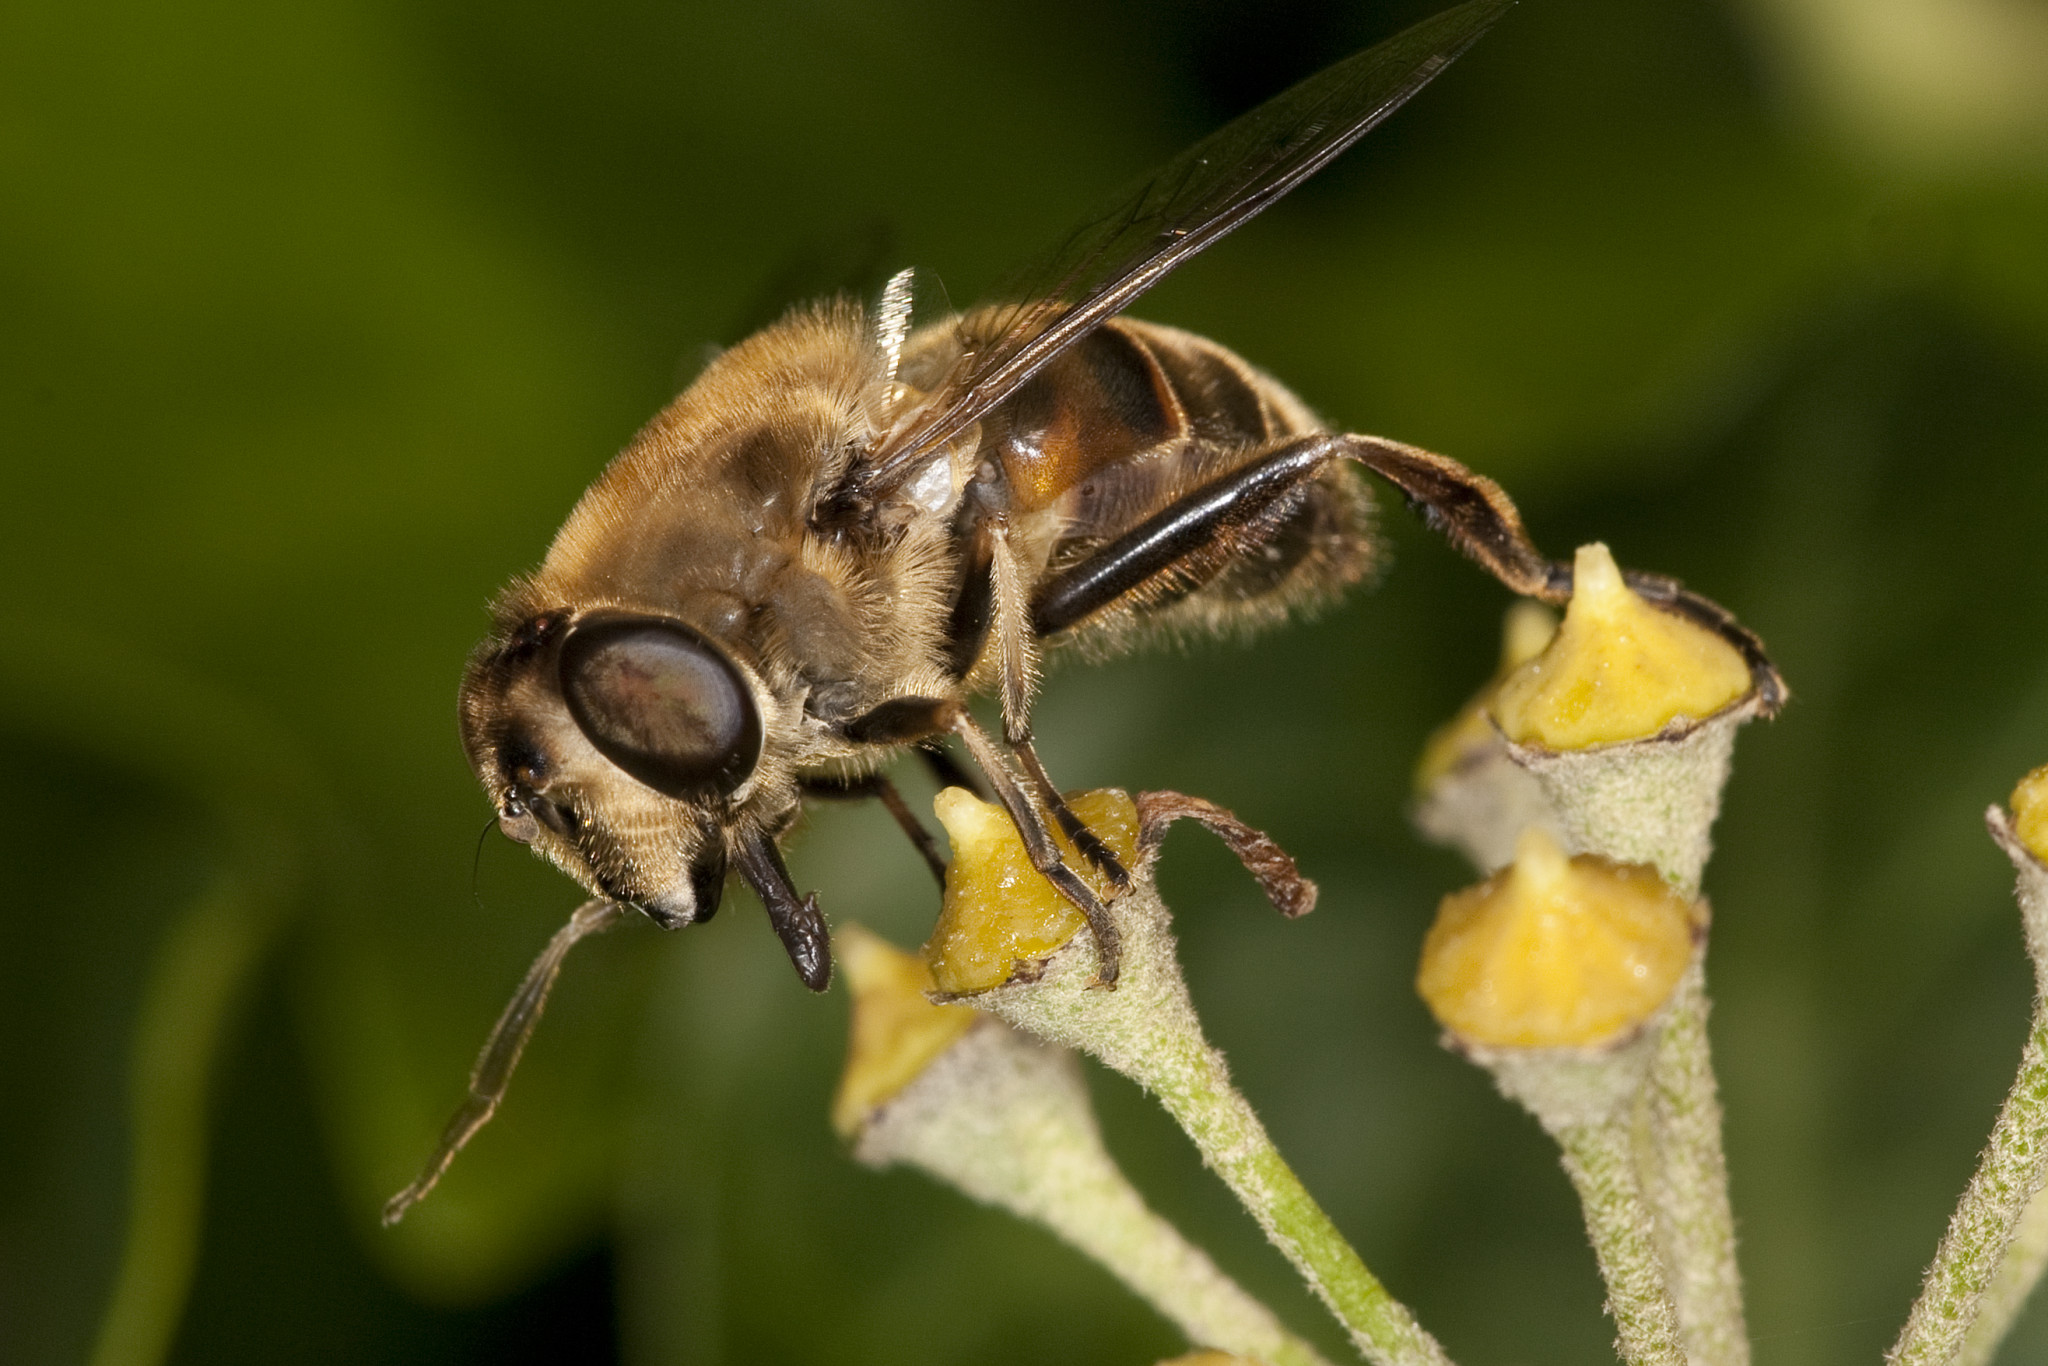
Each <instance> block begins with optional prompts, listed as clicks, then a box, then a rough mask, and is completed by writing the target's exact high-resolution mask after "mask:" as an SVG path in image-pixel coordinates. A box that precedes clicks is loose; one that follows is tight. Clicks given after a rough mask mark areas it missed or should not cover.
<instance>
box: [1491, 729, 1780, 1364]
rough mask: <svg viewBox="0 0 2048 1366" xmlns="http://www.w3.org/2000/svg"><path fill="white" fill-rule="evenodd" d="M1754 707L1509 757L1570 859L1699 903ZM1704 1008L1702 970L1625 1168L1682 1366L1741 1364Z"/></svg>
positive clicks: (1657, 1068) (1678, 1006)
mask: <svg viewBox="0 0 2048 1366" xmlns="http://www.w3.org/2000/svg"><path fill="white" fill-rule="evenodd" d="M1757 706H1758V704H1757V701H1756V699H1755V698H1754V697H1753V696H1752V697H1751V698H1750V699H1748V700H1746V701H1744V702H1742V703H1738V704H1737V705H1735V706H1733V707H1730V708H1727V709H1726V710H1724V711H1722V712H1720V713H1718V714H1717V715H1715V716H1713V717H1710V718H1708V719H1707V720H1706V721H1704V722H1701V723H1699V724H1698V725H1696V726H1694V727H1693V728H1692V729H1691V730H1689V731H1686V732H1684V733H1681V734H1675V735H1669V736H1657V737H1652V738H1647V739H1643V740H1636V741H1630V742H1626V743H1621V744H1614V745H1603V746H1598V747H1596V748H1593V749H1589V750H1582V751H1577V752H1574V753H1568V754H1554V753H1550V752H1548V751H1543V750H1537V749H1531V748H1525V747H1521V746H1516V747H1514V748H1513V753H1514V755H1515V758H1516V760H1517V762H1519V763H1521V764H1523V765H1524V766H1525V767H1526V768H1528V770H1529V771H1530V772H1531V773H1533V774H1534V775H1535V776H1536V779H1537V781H1538V782H1540V783H1541V784H1542V785H1543V788H1544V790H1545V792H1546V793H1547V794H1548V795H1549V797H1550V800H1551V803H1552V805H1553V807H1554V808H1555V809H1556V810H1557V812H1558V814H1559V819H1560V821H1561V823H1562V824H1563V826H1564V828H1565V829H1566V831H1567V833H1568V834H1569V835H1570V837H1571V841H1572V843H1573V844H1574V846H1575V847H1577V848H1579V849H1582V850H1584V851H1586V852H1589V853H1595V854H1600V855H1602V856H1604V857H1607V858H1611V859H1616V860H1618V861H1620V862H1624V863H1648V864H1651V865H1652V866H1654V867H1655V868H1656V869H1657V871H1658V872H1659V873H1661V874H1663V876H1664V880H1665V881H1667V882H1669V883H1670V884H1671V885H1672V886H1674V887H1676V888H1678V890H1679V891H1681V892H1683V893H1684V894H1685V895H1687V896H1697V895H1698V894H1699V889H1700V878H1701V875H1702V873H1703V872H1704V871H1705V869H1706V862H1707V856H1708V854H1709V853H1710V852H1711V851H1712V848H1713V844H1712V838H1711V836H1712V830H1713V824H1714V818H1715V816H1716V815H1717V814H1718V813H1719V811H1720V805H1721V789H1722V787H1723V786H1724V785H1725V784H1726V782H1727V778H1728V770H1729V764H1730V758H1731V755H1732V752H1733V747H1734V743H1735V732H1736V730H1737V729H1738V728H1739V727H1740V726H1741V725H1742V724H1743V723H1744V722H1745V721H1747V720H1748V719H1749V718H1750V717H1751V716H1753V715H1755V714H1756V712H1757ZM1707 1009H1708V998H1707V988H1706V970H1705V964H1704V961H1701V962H1697V963H1695V964H1694V965H1693V967H1692V970H1691V971H1690V972H1689V973H1688V974H1687V975H1686V977H1685V979H1684V981H1683V982H1681V983H1680V985H1679V988H1678V995H1677V998H1676V999H1675V1000H1674V1001H1673V1003H1672V1007H1671V1013H1670V1016H1669V1017H1668V1021H1667V1023H1666V1025H1665V1027H1664V1029H1663V1031H1662V1033H1661V1035H1660V1037H1659V1041H1658V1047H1657V1054H1656V1057H1655V1060H1654V1061H1653V1063H1652V1073H1651V1080H1650V1087H1651V1090H1650V1100H1649V1124H1648V1126H1647V1128H1646V1130H1645V1133H1644V1139H1645V1141H1644V1142H1643V1143H1642V1144H1641V1145H1640V1151H1639V1153H1638V1156H1637V1160H1638V1162H1639V1163H1640V1165H1641V1167H1642V1181H1643V1190H1644V1195H1645V1197H1646V1199H1647V1200H1648V1201H1649V1204H1650V1208H1651V1211H1652V1213H1653V1214H1654V1216H1655V1220H1656V1230H1657V1245H1658V1249H1659V1251H1660V1252H1661V1254H1662V1255H1663V1257H1664V1259H1665V1267H1666V1274H1667V1277H1668V1279H1669V1282H1670V1286H1671V1295H1672V1299H1673V1302H1674V1303H1675V1304H1676V1305H1677V1307H1678V1320H1679V1324H1680V1327H1681V1330H1682V1332H1683V1335H1684V1339H1685V1345H1686V1351H1687V1353H1688V1356H1689V1358H1690V1360H1691V1362H1692V1366H1749V1330H1748V1326H1747V1324H1746V1322H1745V1320H1744V1315H1743V1308H1742V1273H1741V1271H1740V1269H1739V1268H1738V1266H1737V1264H1736V1259H1735V1217H1734V1214H1733V1211H1732V1209H1731V1208H1730V1204H1729V1198H1728V1162H1727V1158H1726V1156H1725V1154H1724V1153H1723V1150H1722V1146H1721V1101H1720V1087H1719V1084H1718V1083H1717V1082H1716V1080H1715V1077H1714V1063H1713V1052H1712V1049H1711V1047H1710V1046H1709V1042H1708V1037H1707Z"/></svg>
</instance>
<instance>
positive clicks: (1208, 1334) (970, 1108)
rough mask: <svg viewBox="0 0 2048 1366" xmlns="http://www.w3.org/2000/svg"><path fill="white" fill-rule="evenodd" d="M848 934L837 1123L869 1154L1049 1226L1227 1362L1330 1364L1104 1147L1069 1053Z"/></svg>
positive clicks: (873, 1161)
mask: <svg viewBox="0 0 2048 1366" xmlns="http://www.w3.org/2000/svg"><path fill="white" fill-rule="evenodd" d="M834 939H835V946H836V948H837V951H838V957H839V961H840V963H841V965H842V967H843V968H844V970H845V972H846V976H847V980H848V982H849V983H850V984H851V986H852V989H853V996H854V1005H853V1025H852V1031H851V1039H850V1042H849V1046H848V1052H847V1066H846V1072H845V1074H844V1076H843V1078H842V1080H841V1082H840V1088H839V1095H838V1097H837V1099H836V1101H835V1102H834V1105H833V1124H834V1127H836V1128H837V1129H838V1130H839V1132H840V1134H841V1135H842V1136H843V1137H845V1138H847V1139H849V1140H851V1141H852V1142H853V1145H854V1156H855V1157H856V1158H857V1159H858V1160H860V1161H861V1162H863V1163H865V1164H867V1165H868V1166H871V1167H889V1166H894V1165H898V1164H902V1165H905V1166H912V1167H916V1168H918V1169H920V1170H922V1171H924V1172H925V1173H927V1174H928V1175H931V1176H933V1177H935V1178H937V1179H938V1180H940V1181H942V1182H944V1183H945V1184H947V1185H950V1186H953V1187H954V1188H955V1189H957V1190H959V1191H961V1192H962V1193H964V1194H966V1195H967V1196H969V1197H970V1198H972V1199H975V1200H979V1201H981V1202H982V1203H984V1204H990V1205H995V1206H998V1207H1000V1208H1002V1209H1006V1210H1008V1211H1010V1212H1011V1213H1013V1214H1015V1215H1017V1216H1019V1217H1020V1218H1024V1219H1029V1220H1032V1221H1033V1222H1035V1223H1039V1224H1042V1225H1044V1226H1045V1227H1046V1228H1049V1229H1051V1230H1052V1231H1053V1232H1054V1233H1056V1234H1058V1235H1059V1236H1060V1237H1061V1238H1063V1239H1065V1240H1066V1241H1067V1242H1069V1243H1071V1244H1072V1245H1073V1246H1075V1247H1076V1248H1079V1249H1080V1250H1081V1251H1082V1252H1084V1253H1086V1254H1088V1255H1089V1256H1090V1257H1093V1258H1094V1259H1095V1260H1096V1261H1098V1262H1100V1263H1101V1264H1102V1265H1103V1266H1105V1267H1107V1268H1108V1269H1109V1270H1110V1271H1111V1272H1112V1273H1113V1274H1114V1275H1115V1276H1116V1277H1117V1278H1118V1279H1119V1280H1121V1281H1122V1282H1123V1283H1124V1284H1125V1285H1127V1286H1129V1287H1130V1288H1131V1289H1132V1290H1133V1291H1135V1292H1136V1293H1137V1294H1138V1295H1139V1296H1141V1297H1142V1298H1144V1299H1145V1300H1146V1301H1147V1302H1148V1303H1150V1304H1151V1305H1152V1306H1153V1307H1154V1308H1156V1309H1158V1310H1159V1312H1160V1313H1161V1314H1163V1315H1164V1316H1165V1317H1166V1318H1168V1319H1169V1320H1171V1321H1172V1322H1173V1323H1174V1325H1175V1326H1176V1327H1178V1328H1179V1329H1180V1330H1181V1332H1183V1333H1184V1334H1186V1335H1187V1338H1188V1340H1189V1341H1190V1342H1193V1343H1196V1344H1198V1345H1200V1346H1202V1347H1205V1348H1212V1349H1219V1350H1218V1352H1217V1353H1216V1357H1215V1359H1218V1360H1231V1359H1248V1360H1257V1361H1261V1362H1265V1363H1267V1366H1327V1363H1326V1362H1325V1361H1324V1359H1323V1357H1322V1356H1321V1355H1319V1354H1318V1353H1317V1352H1316V1350H1315V1349H1314V1348H1313V1347H1312V1346H1310V1345H1309V1344H1308V1343H1307V1342H1305V1341H1303V1340H1302V1339H1301V1338H1299V1337H1296V1336H1295V1335H1294V1334H1292V1333H1290V1332H1288V1331H1287V1329H1286V1328H1285V1327H1284V1326H1283V1325H1282V1324H1281V1323H1280V1321H1279V1319H1278V1318H1276V1317H1275V1316H1274V1314H1273V1312H1272V1311H1271V1310H1270V1309H1268V1308H1267V1307H1266V1306H1265V1305H1263V1304H1261V1303H1260V1302H1259V1301H1258V1300H1256V1299H1254V1298H1252V1296H1250V1295H1249V1294H1247V1293H1246V1292H1245V1291H1244V1290H1243V1289H1242V1288H1240V1287H1239V1286H1238V1285H1237V1283H1236V1282H1235V1281H1232V1280H1231V1279H1230V1278H1229V1277H1228V1276H1225V1275H1224V1274H1223V1272H1222V1271H1220V1270H1218V1269H1217V1267H1216V1264H1215V1263H1214V1262H1213V1261H1211V1260H1210V1259H1209V1257H1208V1255H1207V1254H1206V1253H1204V1252H1203V1251H1202V1250H1201V1249H1200V1248H1198V1247H1195V1246H1194V1245H1193V1244H1191V1243H1189V1242H1188V1241H1187V1239H1186V1238H1184V1237H1182V1236H1181V1234H1180V1232H1179V1231H1178V1230H1176V1229H1175V1228H1174V1227H1173V1226H1172V1225H1171V1224H1169V1223H1168V1222H1167V1221H1166V1220H1164V1219H1162V1218H1161V1217H1160V1216H1159V1215H1158V1214H1156V1213H1154V1212H1153V1211H1152V1210H1151V1209H1149V1208H1148V1207H1147V1206H1146V1205H1145V1202H1144V1200H1143V1199H1142V1198H1141V1197H1140V1196H1139V1195H1138V1193H1137V1191H1136V1190H1134V1189H1133V1188H1132V1187H1131V1184H1130V1182H1129V1181H1128V1180H1127V1179H1125V1177H1124V1174H1123V1172H1122V1171H1121V1170H1119V1169H1118V1167H1117V1165H1116V1162H1115V1161H1114V1159H1112V1158H1111V1157H1110V1155H1109V1153H1108V1152H1107V1151H1106V1150H1105V1149H1104V1147H1103V1145H1102V1136H1101V1133H1100V1132H1099V1130H1098V1129H1097V1127H1096V1123H1095V1115H1094V1112H1093V1110H1092V1109H1091V1107H1090V1106H1089V1103H1088V1091H1087V1087H1086V1086H1085V1085H1084V1084H1083V1081H1082V1078H1081V1074H1080V1069H1079V1067H1078V1066H1077V1065H1076V1063H1075V1059H1074V1056H1073V1055H1072V1054H1071V1053H1068V1052H1067V1051H1066V1050H1064V1049H1060V1048H1055V1047H1051V1046H1048V1045H1045V1044H1041V1043H1037V1042H1035V1041H1033V1040H1030V1039H1027V1038H1024V1037H1023V1036H1021V1035H1019V1034H1018V1033H1017V1032H1016V1031H1014V1030H1012V1029H1011V1028H1009V1027H1008V1026H1007V1025H1005V1024H1003V1023H1002V1022H1001V1021H999V1020H993V1019H990V1018H988V1017H987V1016H984V1015H982V1014H980V1013H979V1012H977V1011H974V1010H970V1009H968V1008H966V1007H964V1006H954V1005H934V1004H932V1003H931V1002H930V1001H928V1000H927V999H926V993H927V992H929V991H930V990H931V974H930V972H929V971H928V970H927V968H926V967H925V965H924V963H923V962H922V961H921V960H920V959H918V958H917V957H915V956H914V955H911V954H907V953H903V952H901V951H900V950H898V949H896V948H894V947H892V946H890V945H889V944H887V943H885V942H884V941H882V940H880V939H878V938H876V937H875V936H874V935H872V934H869V933H868V932H867V931H865V930H863V929H861V928H860V927H859V926H857V925H849V926H846V927H845V928H843V929H842V930H841V931H840V932H839V934H838V935H836V936H835V937H834ZM1224 1353H1228V1354H1230V1355H1228V1356H1225V1355H1224Z"/></svg>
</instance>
